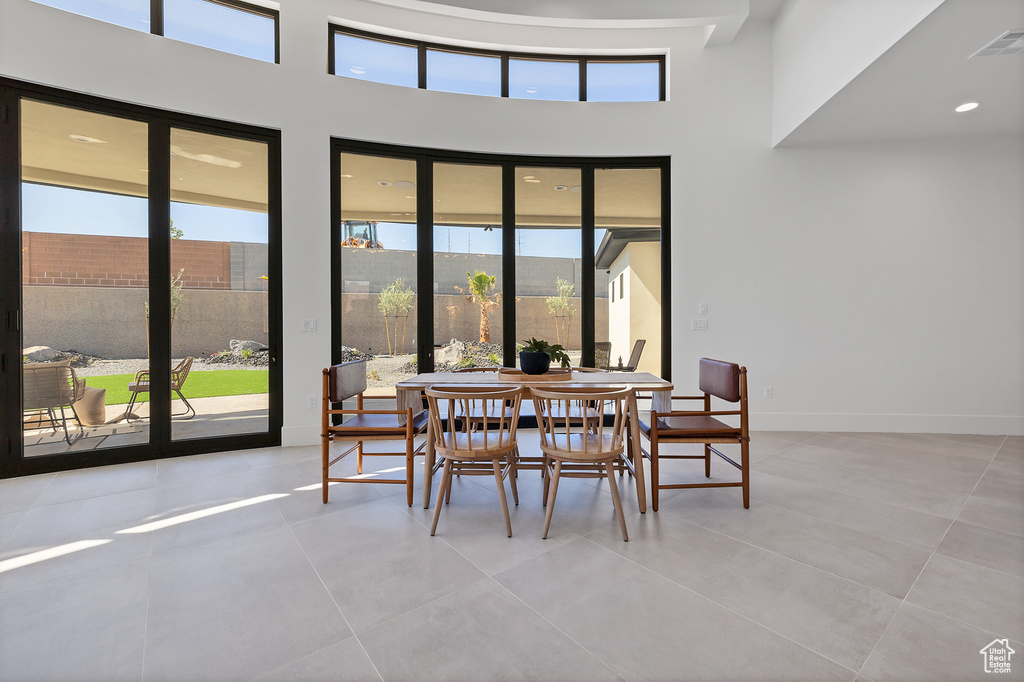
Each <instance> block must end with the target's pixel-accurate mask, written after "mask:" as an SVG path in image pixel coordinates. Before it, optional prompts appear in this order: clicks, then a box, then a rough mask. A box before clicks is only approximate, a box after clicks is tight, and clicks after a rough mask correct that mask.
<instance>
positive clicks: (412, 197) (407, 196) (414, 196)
mask: <svg viewBox="0 0 1024 682" xmlns="http://www.w3.org/2000/svg"><path fill="white" fill-rule="evenodd" d="M405 198H406V199H415V198H416V195H412V196H410V195H408V194H406V195H405Z"/></svg>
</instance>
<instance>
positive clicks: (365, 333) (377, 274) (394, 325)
mask: <svg viewBox="0 0 1024 682" xmlns="http://www.w3.org/2000/svg"><path fill="white" fill-rule="evenodd" d="M417 189H418V188H417V187H416V162H415V161H411V160H406V159H395V158H389V157H384V156H371V155H366V154H349V153H343V154H342V155H341V188H340V192H341V244H340V245H339V246H338V247H336V248H340V249H341V282H340V285H341V344H342V349H341V351H342V352H341V356H342V361H349V360H356V359H360V358H365V359H366V360H367V366H366V370H367V385H368V387H369V389H370V391H369V393H370V394H372V393H373V392H374V389H376V391H377V392H378V393H388V392H390V393H391V394H392V395H393V394H394V390H393V389H394V385H395V384H396V383H397V382H399V381H401V380H402V379H405V378H408V377H412V376H415V375H416V373H417V363H416V343H417V333H416V305H417V287H416V192H417ZM391 404H392V405H394V401H392V403H391ZM374 409H388V408H385V407H379V408H374ZM390 409H393V408H390Z"/></svg>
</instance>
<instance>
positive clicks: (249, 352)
mask: <svg viewBox="0 0 1024 682" xmlns="http://www.w3.org/2000/svg"><path fill="white" fill-rule="evenodd" d="M242 357H243V358H245V359H246V360H248V359H249V358H251V357H252V349H251V348H243V349H242Z"/></svg>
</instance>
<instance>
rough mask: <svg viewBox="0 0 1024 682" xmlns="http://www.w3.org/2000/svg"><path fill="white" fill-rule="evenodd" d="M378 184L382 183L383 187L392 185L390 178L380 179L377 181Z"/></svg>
mask: <svg viewBox="0 0 1024 682" xmlns="http://www.w3.org/2000/svg"><path fill="white" fill-rule="evenodd" d="M377 184H378V185H380V186H381V187H390V186H391V181H390V180H380V181H378V182H377Z"/></svg>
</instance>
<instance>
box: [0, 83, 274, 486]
mask: <svg viewBox="0 0 1024 682" xmlns="http://www.w3.org/2000/svg"><path fill="white" fill-rule="evenodd" d="M23 99H31V100H35V101H38V102H44V103H46V104H53V105H57V106H64V107H70V108H75V109H81V110H85V111H92V112H96V113H100V114H107V115H111V116H117V117H119V118H125V119H129V120H134V121H141V122H145V123H146V124H147V125H148V126H149V144H148V154H149V161H150V164H149V166H150V167H149V170H150V173H149V195H148V200H149V243H148V247H149V268H150V272H170V262H171V261H170V249H171V241H170V235H169V231H168V230H169V228H168V227H165V226H168V225H169V223H170V146H169V145H170V131H171V129H172V128H176V129H182V130H192V131H197V132H202V133H208V134H211V135H224V136H229V137H238V138H242V139H249V140H253V141H258V142H263V143H266V144H267V203H268V206H267V229H268V233H267V238H268V244H267V247H268V256H269V258H268V263H267V266H268V267H267V269H268V272H267V275H268V278H269V282H268V284H269V288H268V305H269V310H270V316H269V319H268V323H269V332H268V340H269V346H270V348H271V353H270V364H269V367H268V370H269V383H270V388H269V395H268V398H269V413H268V428H267V431H266V432H260V433H245V434H230V435H221V436H210V437H203V438H195V439H178V440H174V439H173V438H172V436H171V428H170V426H171V391H170V379H171V376H170V374H171V366H170V362H167V363H160V362H154V363H152V364H151V367H150V370H151V374H150V377H151V381H152V385H153V387H154V390H153V391H151V392H150V406H151V408H150V409H151V414H152V417H151V421H150V429H151V430H150V434H151V435H150V440H149V442H147V443H141V444H135V445H125V446H119V447H112V448H104V449H99V450H83V451H71V452H65V453H60V454H54V455H38V456H30V457H26V456H25V454H24V442H23V432H22V429H21V414H22V412H21V404H22V403H21V385H22V380H21V363H20V361H19V360H18V359H19V358H20V357H21V320H20V315H21V312H22V307H23V302H22V286H23V285H22V261H21V227H22V225H21V183H22V179H21V131H20V125H21V117H20V102H21V101H22V100H23ZM282 259H283V256H282V194H281V131H279V130H275V129H271V128H266V127H261V126H253V125H248V124H243V123H235V122H231V121H224V120H220V119H212V118H207V117H204V116H198V115H193V114H185V113H178V112H174V111H169V110H165V109H158V108H155V107H148V106H144V105H140V104H132V103H129V102H124V101H120V100H115V99H110V98H106V97H99V96H96V95H89V94H83V93H78V92H74V91H69V90H63V89H59V88H54V87H51V86H45V85H38V84H35V83H28V82H25V81H20V80H15V79H12V78H7V77H4V76H0V379H2V380H0V479H4V478H11V477H16V476H26V475H31V474H41V473H52V472H57V471H67V470H72V469H81V468H86V467H93V466H105V465H110V464H124V463H129V462H142V461H152V460H157V459H165V458H169V457H181V456H187V455H196V454H205V453H210V452H222V451H228V450H244V449H251V448H260V447H273V446H279V445H280V444H281V427H282V426H283V416H284V405H283V400H284V394H283V390H284V368H283V364H284V363H283V358H282V357H281V350H282V343H283V314H282V311H283V306H282V303H283V298H282V292H283V286H282V272H283V264H282ZM170 294H171V292H170V279H169V278H165V277H154V278H152V279H151V282H150V286H149V295H150V305H151V311H152V315H151V318H150V319H151V324H152V327H151V336H150V349H151V356H152V357H154V358H159V357H162V356H166V357H167V359H168V360H170V350H171V349H170V344H171V327H170ZM162 387H163V388H162Z"/></svg>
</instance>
